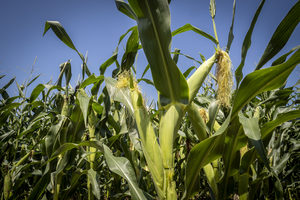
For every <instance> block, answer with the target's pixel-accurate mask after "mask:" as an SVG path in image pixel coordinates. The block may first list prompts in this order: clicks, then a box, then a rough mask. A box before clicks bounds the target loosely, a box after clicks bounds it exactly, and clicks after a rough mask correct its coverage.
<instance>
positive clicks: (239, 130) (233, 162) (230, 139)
mask: <svg viewBox="0 0 300 200" xmlns="http://www.w3.org/2000/svg"><path fill="white" fill-rule="evenodd" d="M247 141H248V139H247V137H246V135H245V134H244V131H243V127H242V126H241V123H240V122H239V120H238V118H236V119H235V120H233V121H232V123H231V125H230V127H229V129H228V131H227V135H226V139H225V149H224V154H223V162H224V165H225V170H224V174H223V176H222V177H221V179H220V180H219V182H218V185H219V199H226V197H227V196H228V195H230V194H227V191H228V187H231V185H229V177H231V176H233V175H235V174H236V173H238V171H239V164H240V152H239V149H240V148H242V147H244V146H245V145H246V144H247Z"/></svg>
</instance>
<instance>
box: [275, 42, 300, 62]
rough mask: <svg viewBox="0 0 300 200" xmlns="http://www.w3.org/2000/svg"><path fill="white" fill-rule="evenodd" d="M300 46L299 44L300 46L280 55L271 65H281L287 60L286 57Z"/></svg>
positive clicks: (299, 46)
mask: <svg viewBox="0 0 300 200" xmlns="http://www.w3.org/2000/svg"><path fill="white" fill-rule="evenodd" d="M299 48H300V45H298V46H296V47H294V48H292V49H291V50H290V51H289V52H288V53H286V54H284V55H282V56H280V57H279V58H277V59H276V60H275V61H274V62H273V63H272V65H271V66H274V65H279V64H281V63H283V62H285V60H286V58H287V57H288V56H289V55H290V54H291V53H293V52H294V51H296V50H298V49H299Z"/></svg>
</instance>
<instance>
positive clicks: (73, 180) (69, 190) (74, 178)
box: [62, 169, 87, 199]
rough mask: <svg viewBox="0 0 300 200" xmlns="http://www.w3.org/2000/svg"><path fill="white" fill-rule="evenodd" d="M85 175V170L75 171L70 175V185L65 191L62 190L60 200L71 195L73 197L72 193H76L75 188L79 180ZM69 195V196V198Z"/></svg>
mask: <svg viewBox="0 0 300 200" xmlns="http://www.w3.org/2000/svg"><path fill="white" fill-rule="evenodd" d="M85 174H87V171H86V170H84V171H83V170H81V169H77V170H76V171H75V172H73V173H72V178H71V183H70V186H69V187H68V188H67V189H64V190H63V192H62V199H67V198H68V197H70V196H71V195H73V193H74V192H76V188H77V187H78V184H79V183H78V182H79V178H80V177H81V176H82V175H85ZM69 195H70V196H69Z"/></svg>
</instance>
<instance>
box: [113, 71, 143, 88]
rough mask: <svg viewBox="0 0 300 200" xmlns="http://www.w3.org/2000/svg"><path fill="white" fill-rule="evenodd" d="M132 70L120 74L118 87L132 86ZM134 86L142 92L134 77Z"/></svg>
mask: <svg viewBox="0 0 300 200" xmlns="http://www.w3.org/2000/svg"><path fill="white" fill-rule="evenodd" d="M130 76H131V75H130V71H128V70H125V71H123V72H122V73H121V74H120V75H119V76H118V81H117V83H116V87H117V88H118V89H122V88H126V87H127V88H130ZM133 87H134V90H135V91H137V92H139V93H140V92H141V91H140V89H139V86H138V84H137V81H136V80H135V79H133Z"/></svg>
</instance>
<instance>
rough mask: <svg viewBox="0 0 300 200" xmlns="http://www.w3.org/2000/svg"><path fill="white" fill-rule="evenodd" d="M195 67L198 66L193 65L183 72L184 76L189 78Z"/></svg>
mask: <svg viewBox="0 0 300 200" xmlns="http://www.w3.org/2000/svg"><path fill="white" fill-rule="evenodd" d="M193 69H196V67H194V66H192V67H190V68H188V69H187V70H186V71H185V72H184V73H183V76H184V77H185V78H187V77H188V76H189V74H190V73H191V71H192V70H193Z"/></svg>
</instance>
